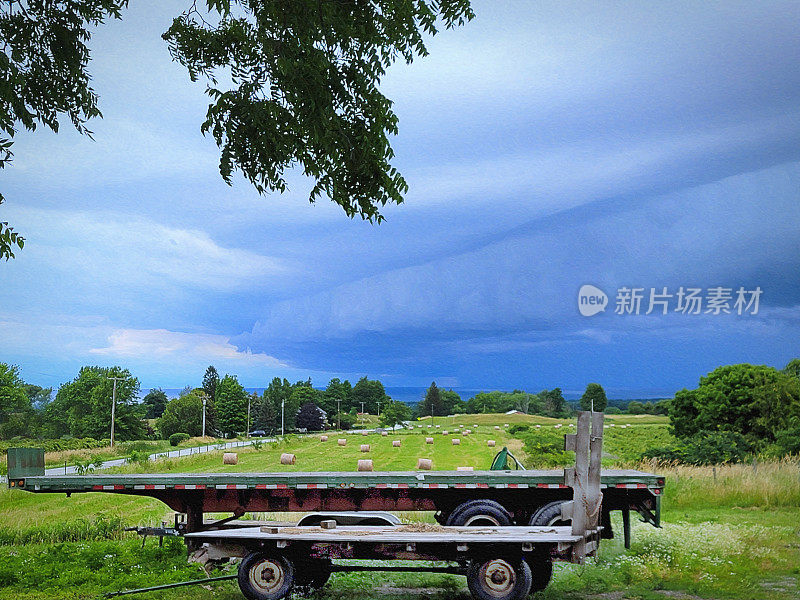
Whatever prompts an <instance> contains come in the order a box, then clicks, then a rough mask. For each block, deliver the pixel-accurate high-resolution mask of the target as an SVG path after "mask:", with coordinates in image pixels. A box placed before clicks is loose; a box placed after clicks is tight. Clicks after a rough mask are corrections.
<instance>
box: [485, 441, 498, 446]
mask: <svg viewBox="0 0 800 600" xmlns="http://www.w3.org/2000/svg"><path fill="white" fill-rule="evenodd" d="M495 444H496V442H495V441H494V440H486V445H487V446H489V448H494V447H495Z"/></svg>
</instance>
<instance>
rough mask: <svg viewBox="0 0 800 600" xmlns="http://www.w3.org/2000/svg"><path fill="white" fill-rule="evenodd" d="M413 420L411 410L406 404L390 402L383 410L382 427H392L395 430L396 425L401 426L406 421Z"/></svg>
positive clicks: (396, 401) (395, 401)
mask: <svg viewBox="0 0 800 600" xmlns="http://www.w3.org/2000/svg"><path fill="white" fill-rule="evenodd" d="M409 420H411V408H409V406H408V404H406V403H405V402H400V401H398V400H390V401H389V402H387V403H386V406H385V407H384V408H383V409H381V425H383V426H384V427H391V428H392V429H394V427H395V425H399V424H401V423H403V422H404V421H409Z"/></svg>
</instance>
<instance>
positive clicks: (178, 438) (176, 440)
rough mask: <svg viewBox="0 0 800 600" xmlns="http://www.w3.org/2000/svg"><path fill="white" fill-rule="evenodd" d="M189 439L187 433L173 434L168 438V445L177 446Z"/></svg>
mask: <svg viewBox="0 0 800 600" xmlns="http://www.w3.org/2000/svg"><path fill="white" fill-rule="evenodd" d="M188 439H189V434H188V433H173V434H172V435H171V436H169V445H170V446H177V445H178V444H180V443H182V442H185V441H186V440H188Z"/></svg>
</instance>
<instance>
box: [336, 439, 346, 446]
mask: <svg viewBox="0 0 800 600" xmlns="http://www.w3.org/2000/svg"><path fill="white" fill-rule="evenodd" d="M336 443H337V444H339V445H340V446H347V440H346V439H342V438H339V441H338V442H336Z"/></svg>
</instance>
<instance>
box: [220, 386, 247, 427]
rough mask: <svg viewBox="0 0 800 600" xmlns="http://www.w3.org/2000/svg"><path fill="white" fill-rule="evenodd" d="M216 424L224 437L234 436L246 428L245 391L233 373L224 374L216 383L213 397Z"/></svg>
mask: <svg viewBox="0 0 800 600" xmlns="http://www.w3.org/2000/svg"><path fill="white" fill-rule="evenodd" d="M214 403H215V404H216V408H217V425H218V427H219V429H220V431H221V432H222V433H223V435H225V436H226V437H235V436H236V435H238V434H239V433H241V432H243V431H244V430H245V429H247V392H246V391H245V390H244V388H243V387H242V385H241V384H240V383H239V381H238V380H237V379H236V376H234V375H225V377H223V378H222V379H221V380H220V382H219V383H218V384H217V395H216V397H215V398H214Z"/></svg>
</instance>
